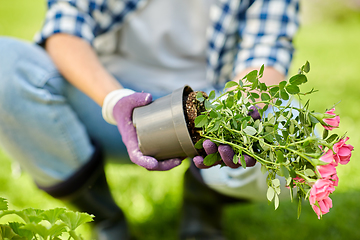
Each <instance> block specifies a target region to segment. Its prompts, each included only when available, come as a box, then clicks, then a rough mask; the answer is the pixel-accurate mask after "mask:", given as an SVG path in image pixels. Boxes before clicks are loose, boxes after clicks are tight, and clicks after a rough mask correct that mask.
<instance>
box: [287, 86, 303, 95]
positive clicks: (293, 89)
mask: <svg viewBox="0 0 360 240" xmlns="http://www.w3.org/2000/svg"><path fill="white" fill-rule="evenodd" d="M286 91H287V92H288V93H289V94H292V95H295V94H298V93H299V92H300V88H299V87H298V86H296V85H293V84H290V85H287V86H286Z"/></svg>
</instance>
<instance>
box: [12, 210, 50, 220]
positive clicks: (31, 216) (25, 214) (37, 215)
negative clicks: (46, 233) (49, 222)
mask: <svg viewBox="0 0 360 240" xmlns="http://www.w3.org/2000/svg"><path fill="white" fill-rule="evenodd" d="M43 211H44V210H41V209H34V208H26V209H23V210H20V211H14V214H16V215H18V216H19V217H21V218H22V219H23V220H24V222H26V223H39V222H40V221H41V220H43V217H42V216H41V213H42V212H43Z"/></svg>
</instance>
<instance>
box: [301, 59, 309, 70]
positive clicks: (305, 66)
mask: <svg viewBox="0 0 360 240" xmlns="http://www.w3.org/2000/svg"><path fill="white" fill-rule="evenodd" d="M302 69H303V71H304V72H305V73H308V72H310V63H309V62H308V61H306V63H305V64H304V66H303V67H302Z"/></svg>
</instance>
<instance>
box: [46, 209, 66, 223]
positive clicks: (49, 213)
mask: <svg viewBox="0 0 360 240" xmlns="http://www.w3.org/2000/svg"><path fill="white" fill-rule="evenodd" d="M65 210H66V209H65V208H54V209H49V210H45V211H44V212H43V213H42V214H41V215H42V216H43V217H44V219H45V220H47V221H48V222H49V223H51V224H54V223H55V222H56V221H57V220H59V216H60V214H62V213H64V212H65Z"/></svg>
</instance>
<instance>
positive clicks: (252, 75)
mask: <svg viewBox="0 0 360 240" xmlns="http://www.w3.org/2000/svg"><path fill="white" fill-rule="evenodd" d="M257 75H258V71H257V70H253V71H251V72H249V73H248V74H247V75H246V79H247V80H248V81H249V82H251V83H253V82H255V80H256V79H257Z"/></svg>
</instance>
